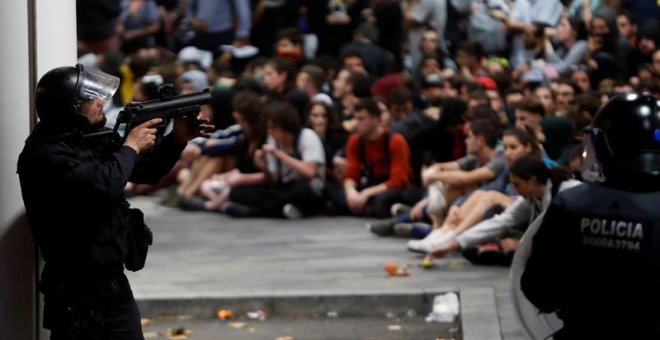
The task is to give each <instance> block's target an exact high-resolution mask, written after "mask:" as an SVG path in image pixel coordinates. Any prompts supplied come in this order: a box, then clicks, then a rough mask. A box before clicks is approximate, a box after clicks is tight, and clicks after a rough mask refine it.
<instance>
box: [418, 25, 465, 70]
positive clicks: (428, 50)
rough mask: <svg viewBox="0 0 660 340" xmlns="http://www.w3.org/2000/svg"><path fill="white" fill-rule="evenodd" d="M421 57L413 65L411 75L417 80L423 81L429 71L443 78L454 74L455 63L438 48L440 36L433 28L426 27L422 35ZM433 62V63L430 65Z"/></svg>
mask: <svg viewBox="0 0 660 340" xmlns="http://www.w3.org/2000/svg"><path fill="white" fill-rule="evenodd" d="M419 47H420V51H421V59H420V62H419V64H418V65H414V70H413V72H412V73H413V75H414V76H415V78H416V79H417V80H418V81H423V80H424V78H425V77H426V76H427V75H429V74H430V73H429V72H432V73H435V74H437V75H439V76H441V77H443V78H450V77H452V76H453V75H454V74H456V68H457V66H456V63H454V61H453V60H452V59H451V58H450V57H449V56H448V53H445V52H444V51H443V50H442V49H441V48H440V38H439V36H438V32H437V31H436V30H434V29H427V30H426V31H425V32H424V34H423V35H422V43H421V44H420V46H419ZM431 63H433V65H431Z"/></svg>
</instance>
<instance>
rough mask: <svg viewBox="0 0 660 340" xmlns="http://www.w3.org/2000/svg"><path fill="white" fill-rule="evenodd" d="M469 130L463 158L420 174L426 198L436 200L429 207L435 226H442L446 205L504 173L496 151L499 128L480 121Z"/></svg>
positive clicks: (502, 158) (500, 153)
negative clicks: (433, 196)
mask: <svg viewBox="0 0 660 340" xmlns="http://www.w3.org/2000/svg"><path fill="white" fill-rule="evenodd" d="M469 126H470V127H469V130H468V134H467V137H466V138H465V145H466V146H467V155H466V156H465V157H462V158H460V159H458V160H456V161H453V162H444V163H436V164H433V165H431V166H430V167H429V168H427V169H425V170H424V172H423V173H422V181H423V184H424V185H425V186H428V187H429V194H431V193H433V194H434V195H437V196H438V198H437V200H435V201H433V202H432V204H431V206H429V208H430V211H429V212H430V213H431V219H432V220H434V222H435V223H441V222H442V217H443V216H444V213H445V211H444V209H445V207H446V206H447V205H448V204H451V203H452V202H453V201H454V200H455V199H456V198H458V197H459V196H462V195H465V194H467V193H469V192H471V191H472V190H474V189H475V188H477V187H478V186H480V185H482V184H484V183H487V182H490V181H492V180H494V179H495V178H497V177H498V176H499V175H500V174H501V173H502V172H504V171H505V169H506V159H505V157H504V152H503V151H499V150H498V149H497V144H498V142H499V140H500V137H501V136H502V132H501V130H500V128H499V127H498V126H496V125H493V124H492V123H491V122H490V121H488V120H484V119H481V120H476V121H473V122H471V123H470V124H469ZM429 203H431V202H429ZM436 225H437V224H436Z"/></svg>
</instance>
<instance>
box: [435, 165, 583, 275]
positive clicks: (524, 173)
mask: <svg viewBox="0 0 660 340" xmlns="http://www.w3.org/2000/svg"><path fill="white" fill-rule="evenodd" d="M571 177H572V176H571V173H570V171H568V169H565V168H563V167H555V168H548V167H547V166H546V164H545V162H544V161H543V159H542V158H541V157H539V156H538V155H534V154H530V155H526V156H523V157H521V158H519V159H517V160H515V161H514V162H513V163H512V164H511V168H510V170H509V178H510V180H511V183H512V184H513V186H514V187H515V188H516V191H517V192H518V193H519V194H520V195H519V196H518V197H516V199H515V200H514V201H513V203H511V205H509V207H507V208H506V209H505V210H504V211H503V212H502V213H501V214H498V215H495V216H494V217H492V218H489V219H486V220H484V221H482V222H480V223H478V224H476V225H475V226H474V227H472V228H470V229H468V230H466V231H465V232H463V233H462V234H460V235H457V236H456V238H453V239H450V240H449V241H448V242H445V243H443V244H441V245H438V246H436V247H434V248H433V249H432V250H431V252H430V255H431V256H433V257H442V256H445V255H447V254H448V253H451V252H456V251H459V250H461V249H463V250H467V249H469V248H471V247H474V246H476V245H478V244H479V243H482V242H487V241H493V240H498V239H499V241H500V242H501V246H500V247H501V248H502V251H503V252H504V255H506V256H505V258H504V260H505V262H504V263H503V264H509V263H511V259H512V258H513V252H514V251H515V249H516V248H517V244H518V242H519V241H518V240H519V239H520V236H522V234H523V233H524V232H525V230H526V229H527V227H528V226H530V225H531V224H532V223H534V221H536V220H537V219H538V218H539V217H540V216H541V215H542V214H543V213H544V212H545V210H546V209H547V208H548V206H549V205H550V201H552V198H553V197H554V196H555V195H556V194H557V193H558V192H559V191H562V190H565V189H569V188H572V187H574V186H576V185H578V184H580V182H579V181H577V180H575V179H572V178H571ZM539 221H540V220H539ZM508 229H512V230H511V232H508V231H507V230H508ZM509 235H511V236H513V237H508V236H509ZM469 254H473V255H476V254H474V251H470V252H469ZM466 255H467V254H466ZM473 258H474V257H473Z"/></svg>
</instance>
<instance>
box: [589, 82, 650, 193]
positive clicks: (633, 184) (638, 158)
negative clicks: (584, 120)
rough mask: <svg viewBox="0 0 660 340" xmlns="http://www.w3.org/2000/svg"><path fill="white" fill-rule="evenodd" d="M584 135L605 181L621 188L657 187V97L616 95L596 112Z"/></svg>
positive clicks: (646, 94) (628, 94)
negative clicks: (587, 132) (593, 152)
mask: <svg viewBox="0 0 660 340" xmlns="http://www.w3.org/2000/svg"><path fill="white" fill-rule="evenodd" d="M587 137H588V139H589V141H588V142H587V144H591V148H592V149H591V150H593V151H595V158H596V160H597V161H598V163H600V166H601V167H602V173H603V174H604V175H605V181H606V182H609V183H611V184H612V185H614V186H617V187H621V188H622V189H626V188H631V189H642V190H653V191H655V190H660V100H659V99H658V98H655V97H654V96H652V95H650V94H648V93H625V94H619V95H616V96H615V97H613V98H611V99H610V100H609V101H608V102H607V103H606V104H605V105H604V106H603V107H602V108H601V109H600V110H599V111H598V112H597V113H596V116H595V117H594V121H593V124H592V125H591V127H590V129H589V134H588V136H587ZM587 149H589V146H588V147H587Z"/></svg>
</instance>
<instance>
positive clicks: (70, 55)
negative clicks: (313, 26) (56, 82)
mask: <svg viewBox="0 0 660 340" xmlns="http://www.w3.org/2000/svg"><path fill="white" fill-rule="evenodd" d="M75 5H76V4H75V1H74V0H57V1H53V0H28V1H0V164H2V166H0V188H2V190H0V339H36V338H37V337H38V334H40V333H41V331H40V330H39V327H38V324H37V314H38V312H37V303H36V301H37V295H36V293H35V292H36V290H35V272H36V270H35V267H36V261H35V257H36V256H35V250H34V246H33V244H32V238H31V234H30V232H29V227H28V225H27V223H26V221H25V217H24V209H23V202H22V200H21V193H20V187H19V183H18V176H17V175H16V161H17V159H18V154H19V153H20V151H21V149H22V145H23V142H24V140H25V138H26V137H27V135H28V134H29V132H30V129H31V126H30V125H31V117H32V105H31V98H32V95H33V89H34V86H35V84H36V80H37V79H38V77H39V76H41V75H42V74H44V73H45V72H46V71H48V70H49V69H51V68H53V67H56V66H61V65H73V64H75V61H76V27H75V25H76V23H75V13H76V12H75ZM41 338H43V339H45V337H43V336H41Z"/></svg>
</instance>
